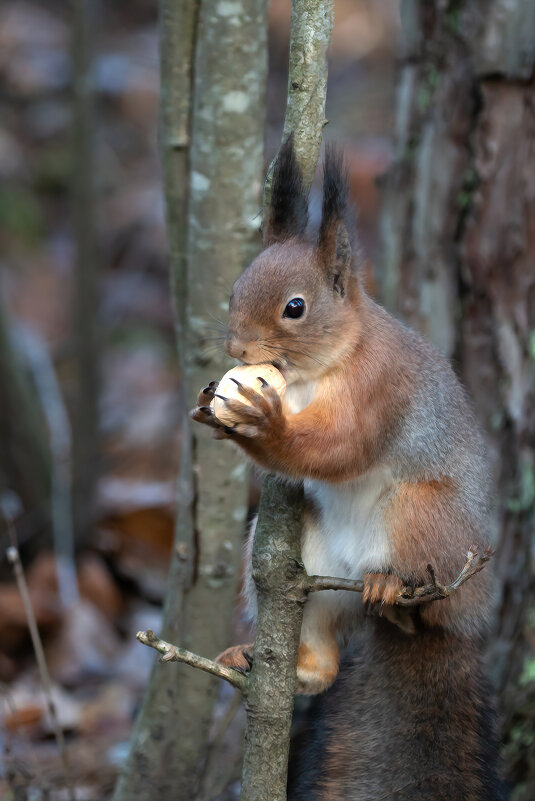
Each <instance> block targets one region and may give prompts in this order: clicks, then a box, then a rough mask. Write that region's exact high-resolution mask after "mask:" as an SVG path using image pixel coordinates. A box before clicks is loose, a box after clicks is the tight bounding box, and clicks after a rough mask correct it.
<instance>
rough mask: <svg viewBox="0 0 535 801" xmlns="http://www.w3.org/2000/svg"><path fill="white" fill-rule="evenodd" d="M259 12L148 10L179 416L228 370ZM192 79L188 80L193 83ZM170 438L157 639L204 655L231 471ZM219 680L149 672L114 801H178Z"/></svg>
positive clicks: (201, 448) (194, 771)
mask: <svg viewBox="0 0 535 801" xmlns="http://www.w3.org/2000/svg"><path fill="white" fill-rule="evenodd" d="M265 16H266V7H265V3H264V0H245V2H243V3H241V4H240V5H238V4H231V3H227V4H221V3H219V4H218V3H217V2H215V0H207V1H206V2H203V3H201V4H200V5H199V4H198V3H197V2H194V1H192V0H189V2H177V1H176V0H164V1H163V2H162V4H161V54H162V61H161V68H162V106H161V110H162V153H163V164H164V180H165V188H166V202H167V217H168V231H169V242H170V255H171V277H172V286H173V297H174V303H175V311H176V320H177V335H178V347H179V358H180V363H181V367H182V379H183V396H182V402H183V406H184V413H185V414H186V412H187V409H188V408H191V407H192V406H193V405H194V401H195V398H196V395H197V393H198V391H199V390H200V388H201V387H203V386H205V385H206V384H207V383H208V382H209V381H210V380H212V379H214V378H218V377H219V376H221V375H222V374H223V373H224V372H225V370H226V369H228V367H229V366H230V364H229V363H228V360H227V359H226V357H225V356H224V355H223V347H222V345H223V342H222V341H221V342H219V343H218V344H219V346H218V347H213V341H212V337H213V336H214V335H215V334H220V335H221V334H223V329H224V326H221V327H219V328H217V326H218V323H217V320H218V318H220V317H221V316H222V315H224V314H225V313H226V308H227V304H228V295H229V289H230V287H231V286H232V284H233V282H234V280H235V279H236V278H237V277H238V275H239V274H240V272H241V271H242V270H243V268H244V267H245V266H246V264H247V263H248V262H249V261H250V260H251V259H252V258H253V257H254V255H255V254H256V252H257V250H258V247H259V244H260V243H259V235H258V226H259V223H258V222H256V219H257V218H258V211H259V208H260V189H261V174H262V150H263V146H262V142H263V126H264V91H265V78H266V68H267V65H266V19H265ZM192 76H194V79H193V80H192ZM184 419H185V424H184V427H183V431H182V459H181V467H180V477H179V487H178V518H177V530H176V540H175V548H174V553H173V559H172V564H171V570H170V585H169V589H168V594H167V599H166V606H165V612H164V626H163V628H164V636H165V637H166V638H169V639H172V640H173V641H174V642H180V643H181V645H183V646H185V647H186V648H189V649H190V650H193V651H195V652H197V653H200V654H204V655H206V656H212V657H214V656H216V655H217V653H218V652H220V651H222V650H223V649H224V648H225V647H226V646H227V645H228V641H229V637H230V628H231V621H232V612H233V607H234V603H235V594H236V588H237V583H238V576H239V565H240V556H241V542H242V537H243V530H244V523H245V518H246V513H247V491H248V475H247V470H246V469H245V466H244V465H243V459H242V458H241V457H240V456H239V455H238V454H237V453H236V452H235V451H234V450H233V449H232V448H231V447H229V446H228V445H226V446H225V445H223V447H222V443H220V442H216V441H214V440H212V439H211V438H210V436H209V432H204V431H202V430H201V431H199V430H197V429H196V430H195V431H194V432H193V433H192V432H191V430H190V428H189V426H188V424H187V417H186V416H185V418H184ZM218 686H219V685H218V682H217V681H216V680H215V679H214V678H213V677H212V676H209V675H207V674H205V673H202V672H201V671H196V670H190V669H189V668H188V667H186V666H184V665H177V664H173V665H164V666H161V665H159V664H157V665H155V667H154V670H153V674H152V677H151V681H150V685H149V688H148V690H147V693H146V696H145V699H144V703H143V707H142V709H141V712H140V715H139V717H138V720H137V722H136V727H135V731H134V734H133V738H132V746H131V753H130V757H129V760H128V763H127V765H126V769H125V771H124V773H123V776H122V778H121V780H120V782H119V784H118V787H117V790H116V794H115V799H116V801H119V799H121V801H133V799H147V801H149V799H150V801H152V799H155V798H171V797H172V798H173V799H175V800H176V799H184V801H191V799H192V798H194V797H195V794H196V791H197V789H198V785H199V777H200V773H201V770H202V765H203V762H204V759H205V756H206V749H207V743H208V731H209V726H210V722H211V719H212V711H213V705H214V701H215V698H216V693H217V690H218Z"/></svg>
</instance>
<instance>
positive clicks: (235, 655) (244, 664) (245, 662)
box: [215, 643, 253, 673]
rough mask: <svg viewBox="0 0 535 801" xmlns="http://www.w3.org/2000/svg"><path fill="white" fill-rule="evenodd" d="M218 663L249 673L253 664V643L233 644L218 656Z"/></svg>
mask: <svg viewBox="0 0 535 801" xmlns="http://www.w3.org/2000/svg"><path fill="white" fill-rule="evenodd" d="M215 661H216V662H217V664H218V665H225V667H230V668H233V669H234V670H239V672H240V673H248V672H249V671H250V670H251V667H252V664H253V644H252V643H249V644H247V645H233V646H232V647H231V648H227V649H226V650H225V651H223V652H222V653H220V654H219V656H218V657H216V660H215Z"/></svg>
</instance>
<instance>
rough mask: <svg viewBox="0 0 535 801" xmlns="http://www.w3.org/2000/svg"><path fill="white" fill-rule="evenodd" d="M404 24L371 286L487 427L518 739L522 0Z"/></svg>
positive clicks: (514, 758) (528, 326)
mask: <svg viewBox="0 0 535 801" xmlns="http://www.w3.org/2000/svg"><path fill="white" fill-rule="evenodd" d="M402 22H403V49H404V53H403V65H402V70H401V75H400V80H399V87H398V100H397V126H396V135H397V139H396V158H395V163H394V165H393V167H392V168H391V170H390V172H389V175H388V178H387V180H386V184H385V194H384V205H383V212H382V233H383V256H384V258H383V263H382V276H381V277H382V286H383V293H384V299H385V302H386V305H387V306H388V307H389V308H391V309H393V310H394V311H396V312H398V313H400V314H401V315H402V316H403V317H404V318H405V319H406V320H407V321H408V322H409V323H410V324H411V325H413V326H414V327H416V328H419V329H420V330H422V331H423V332H424V333H425V334H426V335H427V336H428V337H429V338H430V339H432V340H433V341H434V342H435V344H437V345H438V346H439V348H441V350H442V351H443V352H445V353H446V355H448V356H449V357H452V358H453V359H454V364H455V365H456V367H457V368H458V370H459V372H460V373H461V376H462V378H463V380H464V383H465V384H466V386H467V387H468V390H469V392H470V394H471V396H472V398H473V400H474V402H475V406H476V410H477V412H478V415H479V418H480V420H481V421H482V423H483V425H484V426H485V428H486V430H487V433H488V442H489V446H490V453H491V457H492V462H493V468H494V473H495V477H496V480H497V486H498V493H497V498H496V509H495V512H496V515H495V519H496V528H497V554H496V558H495V560H494V561H495V566H496V570H497V571H498V574H499V576H500V579H501V583H502V594H501V598H500V600H499V606H498V616H497V623H496V628H495V631H494V636H493V638H492V639H491V642H490V652H491V659H490V663H491V666H492V671H493V675H494V679H495V681H496V686H497V688H498V690H499V692H500V695H501V701H502V709H503V710H504V711H505V710H507V712H508V721H506V730H505V736H506V739H507V738H508V737H509V736H510V735H511V731H510V728H511V720H512V717H511V713H512V715H513V717H514V721H515V724H514V725H515V726H516V730H517V731H516V734H515V737H516V742H517V743H520V741H521V740H522V737H520V738H519V736H518V732H519V731H522V732H525V727H526V725H527V722H526V719H525V718H523V717H522V714H520V713H519V712H518V711H516V712H515V709H516V710H517V709H518V706H519V704H520V703H522V704H524V705H526V703H527V700H526V692H527V690H526V686H525V684H524V685H523V686H521V684H519V676H520V675H521V674H522V673H523V671H524V669H525V666H526V665H527V664H529V663H528V662H527V661H526V660H528V659H531V660H532V659H533V651H532V650H531V653H530V648H529V645H528V640H527V637H526V633H527V632H526V622H527V616H528V613H529V610H530V608H533V604H534V602H535V585H534V577H533V572H532V569H531V567H530V565H531V560H532V556H530V554H532V553H533V548H534V546H535V541H534V533H533V508H534V500H535V479H534V475H535V414H534V412H535V393H534V385H535V347H534V345H535V340H534V335H533V331H534V330H535V269H534V264H535V173H534V171H533V164H534V156H535V101H534V86H533V80H534V74H533V68H534V63H535V6H534V5H533V3H531V2H528V0H516V1H515V2H505V0H493V1H492V2H483V0H479V2H474V0H470V1H469V0H464V2H457V3H449V4H442V3H439V2H431V3H425V4H423V3H418V2H416V1H415V0H411V1H410V2H405V3H403V6H402ZM531 687H532V691H531V701H530V703H531V704H534V703H535V690H533V684H532V685H531ZM520 698H522V700H521V701H520V700H519V699H520ZM530 726H531V740H533V731H532V730H533V723H532V722H531V724H530ZM528 733H529V732H528ZM522 736H523V735H522ZM521 748H525V744H524V745H522V746H521ZM507 755H508V759H509V764H508V768H509V774H510V778H511V779H512V781H513V783H518V782H519V781H522V782H526V781H528V779H529V781H530V782H531V784H526V788H525V795H522V794H520V795H519V796H518V798H522V799H524V798H525V799H528V798H532V797H533V795H534V792H535V776H533V775H531V777H528V775H527V774H528V771H529V768H527V767H526V764H528V765H529V759H528V760H527V762H526V759H525V757H524V758H523V759H519V758H518V747H517V748H516V749H515V748H509V749H508V750H507ZM532 761H533V760H532ZM513 766H515V767H514V769H513ZM522 792H524V791H522Z"/></svg>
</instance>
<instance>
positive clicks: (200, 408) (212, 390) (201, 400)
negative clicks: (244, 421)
mask: <svg viewBox="0 0 535 801" xmlns="http://www.w3.org/2000/svg"><path fill="white" fill-rule="evenodd" d="M218 384H219V381H210V383H209V384H208V386H207V387H204V389H201V391H200V392H199V395H198V396H197V406H196V407H195V409H193V410H192V411H191V412H190V414H191V417H192V419H193V420H195V421H196V422H197V423H202V424H203V425H205V426H209V427H210V428H212V429H213V434H214V437H215V439H227V438H228V437H229V436H230V433H231V432H230V429H229V428H228V427H227V426H225V425H223V423H222V422H221V421H220V420H218V419H217V417H216V416H215V414H214V411H213V409H212V407H211V405H210V404H211V403H212V401H213V399H214V396H215V394H216V390H217V387H218Z"/></svg>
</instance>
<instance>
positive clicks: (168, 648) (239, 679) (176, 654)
mask: <svg viewBox="0 0 535 801" xmlns="http://www.w3.org/2000/svg"><path fill="white" fill-rule="evenodd" d="M136 637H137V638H138V640H139V642H141V643H143V645H148V646H149V647H150V648H154V649H155V650H156V651H159V652H160V653H161V654H162V657H161V661H162V662H185V663H186V665H191V667H195V668H199V669H200V670H204V671H205V672H206V673H212V675H214V676H218V677H219V678H220V679H225V681H228V682H229V683H230V684H232V686H233V687H236V689H237V690H241V692H242V693H243V692H245V688H246V686H247V677H246V676H245V675H244V674H243V673H239V672H238V671H237V670H234V669H233V668H228V667H225V666H224V665H218V664H217V662H214V661H213V659H206V658H205V657H204V656H199V655H198V654H194V653H193V652H192V651H188V650H187V649H186V648H179V646H177V645H172V644H171V643H169V642H166V641H165V640H161V639H160V638H159V637H157V636H156V634H155V633H154V632H153V631H151V630H150V629H148V631H138V633H137V634H136Z"/></svg>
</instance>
